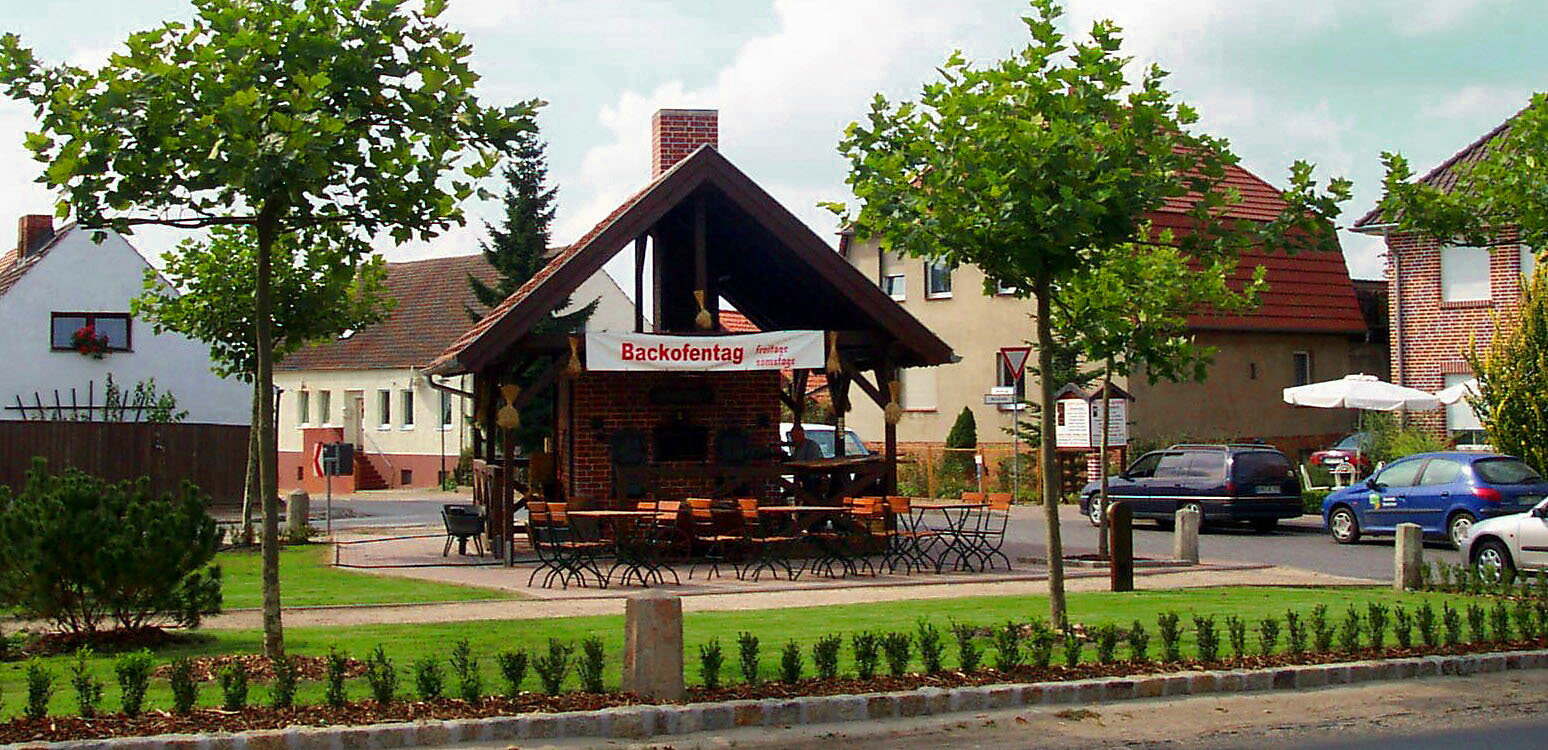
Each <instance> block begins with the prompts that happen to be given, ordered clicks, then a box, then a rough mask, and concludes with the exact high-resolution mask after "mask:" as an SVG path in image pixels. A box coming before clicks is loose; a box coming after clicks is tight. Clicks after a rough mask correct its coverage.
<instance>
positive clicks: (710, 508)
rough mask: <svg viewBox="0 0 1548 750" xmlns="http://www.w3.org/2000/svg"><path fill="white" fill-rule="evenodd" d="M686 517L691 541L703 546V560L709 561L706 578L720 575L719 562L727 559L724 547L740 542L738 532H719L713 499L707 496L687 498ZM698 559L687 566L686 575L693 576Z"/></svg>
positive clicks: (740, 537)
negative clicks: (691, 532) (691, 535)
mask: <svg viewBox="0 0 1548 750" xmlns="http://www.w3.org/2000/svg"><path fill="white" fill-rule="evenodd" d="M688 517H689V522H690V526H691V528H692V529H693V541H694V543H695V544H696V545H702V547H703V562H707V563H709V573H706V574H705V577H706V578H708V577H709V576H710V575H711V574H713V575H715V576H716V577H719V576H720V563H723V562H726V561H727V555H726V549H727V547H728V546H730V545H732V544H738V543H740V542H742V540H743V538H742V536H741V535H740V534H737V535H732V534H721V533H719V530H717V529H716V528H715V510H714V501H713V500H710V499H709V498H700V497H690V498H688ZM699 562H700V560H699V559H697V558H695V559H694V561H693V564H692V565H689V566H688V577H689V578H690V579H692V578H693V571H694V570H695V569H697V568H698V567H699Z"/></svg>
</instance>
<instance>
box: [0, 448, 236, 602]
mask: <svg viewBox="0 0 1548 750" xmlns="http://www.w3.org/2000/svg"><path fill="white" fill-rule="evenodd" d="M219 543H220V531H219V530H218V529H217V527H216V525H215V519H214V518H213V517H211V516H210V514H209V496H208V495H205V494H204V493H202V492H200V491H199V489H198V488H196V487H194V486H193V485H191V484H186V483H185V484H184V486H183V489H182V490H181V491H180V492H178V493H176V494H170V493H169V494H165V495H160V496H157V495H155V494H153V493H151V491H150V489H149V487H148V486H147V481H146V480H145V479H140V480H138V481H133V482H116V483H114V482H105V481H103V480H101V479H98V478H97V477H93V476H91V475H89V474H85V473H83V472H81V471H78V470H76V469H68V470H66V471H65V472H63V473H61V474H52V473H50V472H49V471H48V466H47V463H46V462H45V461H44V460H43V459H41V458H40V459H35V460H34V462H33V465H32V468H31V469H30V470H28V472H27V482H26V484H25V485H24V486H23V488H22V490H21V492H20V493H18V494H16V495H14V496H13V495H12V494H11V491H10V490H9V489H8V488H6V487H4V486H0V603H3V604H5V605H7V606H12V607H15V608H16V609H17V610H18V611H19V612H20V613H21V614H22V616H23V617H27V618H32V619H37V620H44V621H47V622H49V623H50V624H52V625H53V626H54V627H56V628H58V629H60V630H64V631H67V632H70V633H90V632H95V631H96V630H98V628H100V627H101V626H102V624H103V623H104V622H112V623H114V624H116V625H117V626H118V627H120V628H125V629H131V630H132V629H136V628H141V627H146V626H150V625H157V624H161V623H175V624H178V625H183V626H188V627H193V626H197V625H198V624H199V621H200V620H201V619H202V618H203V617H204V616H205V615H208V614H213V613H216V612H219V611H220V568H219V567H217V566H214V565H212V564H211V563H212V562H213V561H214V559H215V551H216V548H217V546H218V545H219Z"/></svg>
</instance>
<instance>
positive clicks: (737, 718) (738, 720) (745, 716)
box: [730, 701, 763, 727]
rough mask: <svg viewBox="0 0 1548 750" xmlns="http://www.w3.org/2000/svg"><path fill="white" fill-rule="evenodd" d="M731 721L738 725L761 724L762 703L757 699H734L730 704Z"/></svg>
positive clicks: (755, 725) (752, 725) (751, 725)
mask: <svg viewBox="0 0 1548 750" xmlns="http://www.w3.org/2000/svg"><path fill="white" fill-rule="evenodd" d="M730 706H731V716H732V719H731V721H732V723H733V724H734V725H735V726H739V727H761V726H763V705H762V704H761V703H758V702H757V701H735V702H733V703H731V704H730Z"/></svg>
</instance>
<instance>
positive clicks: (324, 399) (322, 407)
mask: <svg viewBox="0 0 1548 750" xmlns="http://www.w3.org/2000/svg"><path fill="white" fill-rule="evenodd" d="M332 422H333V393H332V392H331V391H318V392H317V423H318V424H332Z"/></svg>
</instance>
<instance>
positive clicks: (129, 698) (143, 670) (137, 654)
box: [99, 649, 155, 718]
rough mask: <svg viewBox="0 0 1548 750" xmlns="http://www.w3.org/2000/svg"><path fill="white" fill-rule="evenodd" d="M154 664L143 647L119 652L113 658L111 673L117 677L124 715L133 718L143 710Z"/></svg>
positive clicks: (148, 652)
mask: <svg viewBox="0 0 1548 750" xmlns="http://www.w3.org/2000/svg"><path fill="white" fill-rule="evenodd" d="M154 664H155V662H154V661H153V660H152V659H151V654H150V651H148V650H145V649H141V650H139V651H131V652H129V653H127V654H120V655H119V657H118V658H117V659H114V660H113V673H114V674H115V675H117V677H118V690H119V695H120V696H121V697H122V705H123V710H124V715H125V716H128V717H130V718H134V717H136V716H139V715H140V712H142V711H144V710H145V692H146V691H147V690H149V689H150V677H151V669H152V667H153V666H154ZM99 690H100V688H99Z"/></svg>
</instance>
